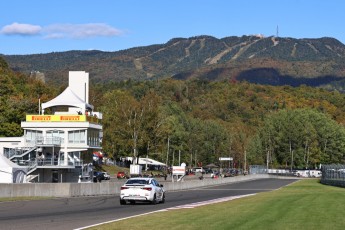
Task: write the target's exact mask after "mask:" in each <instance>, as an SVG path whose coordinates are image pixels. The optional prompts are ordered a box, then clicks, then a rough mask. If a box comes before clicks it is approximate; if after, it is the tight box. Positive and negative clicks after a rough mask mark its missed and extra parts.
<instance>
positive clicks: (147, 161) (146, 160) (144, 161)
mask: <svg viewBox="0 0 345 230" xmlns="http://www.w3.org/2000/svg"><path fill="white" fill-rule="evenodd" d="M139 164H140V165H145V164H148V165H161V166H166V165H165V164H164V163H162V162H159V161H156V160H153V159H151V158H139Z"/></svg>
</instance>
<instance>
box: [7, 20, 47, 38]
mask: <svg viewBox="0 0 345 230" xmlns="http://www.w3.org/2000/svg"><path fill="white" fill-rule="evenodd" d="M41 30H42V27H41V26H37V25H30V24H20V23H17V22H14V23H12V24H11V25H6V26H4V27H2V29H1V31H0V33H2V34H6V35H37V34H39V33H40V32H41Z"/></svg>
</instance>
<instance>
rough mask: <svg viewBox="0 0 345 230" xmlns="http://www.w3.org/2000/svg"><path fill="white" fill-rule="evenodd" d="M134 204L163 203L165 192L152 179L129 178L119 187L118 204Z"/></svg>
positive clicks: (160, 185) (161, 186)
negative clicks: (141, 202)
mask: <svg viewBox="0 0 345 230" xmlns="http://www.w3.org/2000/svg"><path fill="white" fill-rule="evenodd" d="M127 201H128V202H130V203H131V204H135V202H137V201H144V202H150V203H152V204H156V203H157V202H161V203H164V202H165V191H164V189H163V185H162V184H159V183H158V182H157V181H156V180H155V179H153V178H142V177H138V178H131V179H128V180H127V181H126V183H125V184H124V185H123V186H121V192H120V204H121V205H124V204H127Z"/></svg>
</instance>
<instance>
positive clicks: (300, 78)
mask: <svg viewBox="0 0 345 230" xmlns="http://www.w3.org/2000/svg"><path fill="white" fill-rule="evenodd" d="M4 58H5V59H6V60H7V62H8V63H9V66H10V67H11V69H13V70H14V71H18V72H22V73H26V74H29V73H30V72H31V71H40V72H42V73H44V74H45V76H46V79H47V81H48V82H53V83H58V84H62V82H64V81H65V80H67V76H68V71H71V70H84V71H87V72H89V73H90V76H91V81H93V82H103V83H108V82H111V81H122V80H129V79H131V80H139V81H143V80H153V79H162V78H174V79H180V80H187V79H200V80H212V81H221V80H230V79H231V80H237V81H244V80H245V81H248V82H253V83H260V84H269V85H293V86H299V85H302V84H306V85H310V86H323V85H327V87H328V88H334V87H337V88H339V89H341V90H342V88H344V85H345V84H344V82H343V81H342V80H343V79H344V77H345V46H344V45H343V44H342V43H341V42H339V41H338V40H336V39H333V38H319V39H294V38H281V37H262V36H242V37H236V36H231V37H225V38H222V39H217V38H214V37H211V36H197V37H190V38H174V39H171V40H170V41H168V42H167V43H165V44H159V45H151V46H145V47H135V48H131V49H127V50H121V51H117V52H102V51H97V50H93V51H68V52H55V53H48V54H32V55H5V56H4Z"/></svg>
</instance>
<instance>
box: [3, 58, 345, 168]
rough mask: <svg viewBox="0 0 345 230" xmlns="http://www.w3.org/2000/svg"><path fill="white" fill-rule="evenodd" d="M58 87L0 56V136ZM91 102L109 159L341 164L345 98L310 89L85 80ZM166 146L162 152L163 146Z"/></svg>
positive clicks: (15, 128) (16, 132)
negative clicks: (17, 68) (15, 67)
mask: <svg viewBox="0 0 345 230" xmlns="http://www.w3.org/2000/svg"><path fill="white" fill-rule="evenodd" d="M63 89H64V87H55V88H52V87H50V86H48V85H45V84H44V83H42V82H40V81H37V80H35V79H31V78H29V77H28V76H27V75H24V74H20V73H15V72H13V71H12V70H10V69H9V67H8V64H7V63H6V62H5V61H4V60H3V59H0V136H21V135H23V133H22V130H21V129H20V122H21V121H22V120H24V119H25V114H26V113H38V98H40V99H41V102H46V101H48V100H50V99H52V98H53V97H55V96H56V95H58V94H59V93H61V92H62V90H63ZM90 103H91V104H93V105H95V106H96V110H97V111H101V112H102V113H103V129H104V137H103V143H102V144H103V149H104V152H105V153H106V154H107V155H108V156H109V157H114V158H118V157H121V156H128V155H136V156H146V155H148V156H149V157H153V158H155V159H158V160H161V161H163V162H168V164H169V165H171V164H173V165H176V164H178V156H179V154H180V157H181V161H183V162H186V163H187V164H188V165H197V164H199V163H202V164H204V165H205V164H208V163H219V162H218V159H219V157H228V156H230V157H233V158H234V166H235V167H241V168H242V167H243V166H244V163H245V162H246V164H247V165H249V164H266V163H267V160H268V163H269V164H270V167H283V168H290V167H291V166H293V167H294V168H295V167H297V168H306V167H307V168H314V167H316V166H318V165H319V164H320V163H322V164H326V163H344V159H345V158H344V157H345V155H344V154H345V146H344V145H345V131H344V124H345V96H344V94H341V93H339V92H337V91H327V90H324V89H320V88H313V87H308V86H300V87H291V86H268V85H257V84H251V83H248V82H238V81H233V80H223V81H208V80H199V79H191V80H175V79H161V80H158V79H157V80H153V81H134V80H128V81H119V82H109V83H107V84H104V83H98V84H91V89H90ZM168 143H169V146H170V151H169V152H168V151H167V146H168Z"/></svg>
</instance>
